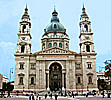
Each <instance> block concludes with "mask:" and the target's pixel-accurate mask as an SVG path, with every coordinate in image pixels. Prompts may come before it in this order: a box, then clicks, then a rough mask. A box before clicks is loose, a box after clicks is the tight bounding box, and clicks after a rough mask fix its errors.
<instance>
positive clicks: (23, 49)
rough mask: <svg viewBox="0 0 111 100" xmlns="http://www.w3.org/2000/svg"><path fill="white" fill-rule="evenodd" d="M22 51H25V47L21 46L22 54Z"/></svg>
mask: <svg viewBox="0 0 111 100" xmlns="http://www.w3.org/2000/svg"><path fill="white" fill-rule="evenodd" d="M24 51H25V46H24V45H22V46H21V53H24Z"/></svg>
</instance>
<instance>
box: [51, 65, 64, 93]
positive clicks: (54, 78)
mask: <svg viewBox="0 0 111 100" xmlns="http://www.w3.org/2000/svg"><path fill="white" fill-rule="evenodd" d="M49 88H50V90H51V91H58V90H61V89H62V67H61V65H60V64H59V63H53V64H51V65H50V67H49Z"/></svg>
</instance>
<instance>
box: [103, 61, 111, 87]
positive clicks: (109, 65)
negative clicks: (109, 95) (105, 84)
mask: <svg viewBox="0 0 111 100" xmlns="http://www.w3.org/2000/svg"><path fill="white" fill-rule="evenodd" d="M105 64H106V66H105V72H104V76H105V77H108V80H109V82H110V87H109V89H111V60H107V61H106V62H105Z"/></svg>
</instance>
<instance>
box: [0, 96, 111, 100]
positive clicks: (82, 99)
mask: <svg viewBox="0 0 111 100" xmlns="http://www.w3.org/2000/svg"><path fill="white" fill-rule="evenodd" d="M40 98H41V100H55V98H54V96H53V98H52V99H51V98H50V97H48V98H47V99H45V98H44V97H43V96H42V97H40ZM0 100H29V99H28V97H26V96H24V97H23V96H19V97H12V98H0ZM35 100H36V99H35ZM38 100H40V99H39V98H38ZM57 100H111V98H106V97H105V98H102V97H100V96H98V97H96V96H95V97H91V96H90V97H87V98H86V97H83V96H81V97H80V96H79V97H78V96H77V97H74V98H72V97H58V99H57Z"/></svg>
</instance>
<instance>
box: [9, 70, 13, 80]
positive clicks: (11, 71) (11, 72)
mask: <svg viewBox="0 0 111 100" xmlns="http://www.w3.org/2000/svg"><path fill="white" fill-rule="evenodd" d="M12 74H13V68H10V81H11V75H12Z"/></svg>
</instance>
